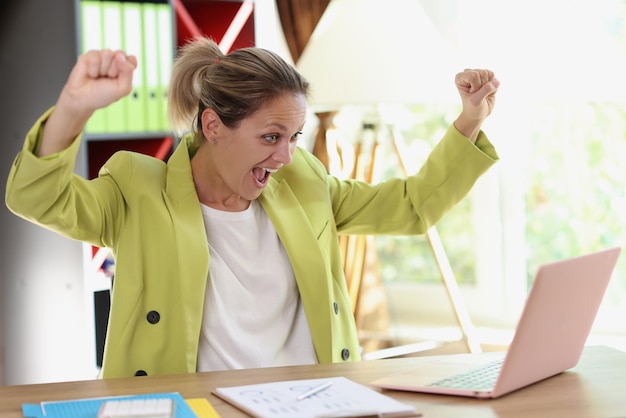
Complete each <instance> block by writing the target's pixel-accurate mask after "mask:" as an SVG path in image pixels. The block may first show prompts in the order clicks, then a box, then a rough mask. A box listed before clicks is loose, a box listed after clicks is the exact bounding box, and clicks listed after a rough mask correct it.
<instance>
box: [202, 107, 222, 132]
mask: <svg viewBox="0 0 626 418" xmlns="http://www.w3.org/2000/svg"><path fill="white" fill-rule="evenodd" d="M220 125H221V119H220V117H219V116H218V114H217V113H216V112H215V111H214V110H213V109H204V111H203V112H202V133H203V134H204V137H205V138H207V139H211V138H216V137H217V136H218V130H219V126H220Z"/></svg>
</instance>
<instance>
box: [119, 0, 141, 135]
mask: <svg viewBox="0 0 626 418" xmlns="http://www.w3.org/2000/svg"><path fill="white" fill-rule="evenodd" d="M121 6H122V36H123V39H122V40H123V45H124V50H125V51H126V53H127V54H130V55H134V56H135V57H136V58H137V68H136V69H135V72H134V73H133V89H132V91H131V93H130V94H129V95H128V96H126V97H125V98H124V99H122V100H124V101H125V102H126V126H125V128H126V131H127V132H144V131H146V130H147V127H146V114H145V98H144V96H145V95H146V93H147V92H146V86H145V82H144V71H143V66H144V57H143V19H142V10H141V5H140V4H139V3H136V2H123V3H121Z"/></svg>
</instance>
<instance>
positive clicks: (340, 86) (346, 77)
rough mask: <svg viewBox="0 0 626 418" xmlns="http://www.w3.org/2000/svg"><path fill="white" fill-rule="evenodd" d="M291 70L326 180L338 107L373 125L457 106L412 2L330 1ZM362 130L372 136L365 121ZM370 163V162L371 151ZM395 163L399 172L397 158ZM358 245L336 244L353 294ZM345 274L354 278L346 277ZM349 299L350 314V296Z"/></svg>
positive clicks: (451, 290)
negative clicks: (383, 109) (306, 102)
mask: <svg viewBox="0 0 626 418" xmlns="http://www.w3.org/2000/svg"><path fill="white" fill-rule="evenodd" d="M296 67H297V69H298V70H299V71H300V73H301V74H302V75H303V76H304V77H305V78H307V79H308V80H309V82H310V85H311V96H312V97H311V99H312V103H311V107H312V109H313V110H314V111H315V112H316V114H317V115H318V117H319V118H320V123H319V130H320V131H319V132H318V135H317V138H316V144H315V146H314V153H316V155H318V157H320V160H322V161H323V162H325V163H326V167H327V168H328V169H329V171H331V172H332V170H331V169H330V168H331V165H332V162H329V160H330V157H331V154H339V155H340V154H341V152H342V150H341V147H340V146H339V145H337V144H338V141H337V140H336V139H335V138H334V136H335V135H334V134H335V127H334V125H333V123H332V118H333V117H334V114H335V112H336V111H337V110H339V108H340V107H342V106H346V105H350V106H352V105H365V106H368V107H370V108H373V109H376V110H375V113H376V114H377V117H378V118H379V117H380V116H379V115H378V108H379V106H380V105H386V104H390V105H395V104H417V103H449V102H451V101H452V100H454V101H455V102H456V103H458V101H459V99H458V94H457V92H456V89H455V86H454V75H455V74H456V72H458V70H459V66H458V65H456V64H455V60H454V57H453V54H452V53H451V51H450V50H449V47H448V45H447V44H446V43H445V41H444V40H443V38H442V37H441V34H440V33H439V32H438V31H437V29H436V28H435V26H434V25H433V23H432V22H431V20H430V19H429V17H428V15H427V14H426V13H425V11H424V10H423V9H422V7H421V6H420V3H419V1H418V0H386V1H381V0H331V1H330V3H329V5H328V7H327V9H326V11H325V12H324V14H323V15H322V17H321V20H320V22H319V23H318V25H317V26H316V28H315V30H314V32H313V34H312V35H311V38H310V40H309V42H308V44H307V46H306V47H305V49H304V50H303V52H302V55H301V56H300V58H299V59H298V61H297V63H296ZM376 122H378V121H376ZM363 127H364V131H365V133H366V134H369V135H370V136H371V132H372V129H373V125H372V124H371V121H369V120H368V121H365V123H364V124H363ZM331 139H332V140H331ZM329 145H331V148H330V152H329ZM357 145H358V144H357ZM374 148H375V146H374ZM355 155H358V154H356V153H355ZM369 156H370V157H371V161H373V158H374V156H375V149H374V150H373V151H372V152H371V153H370V155H369ZM398 158H399V159H400V165H401V166H403V161H402V154H401V152H398ZM356 160H357V162H356V163H355V164H356V165H358V164H359V163H358V157H357V159H356ZM370 172H371V170H370ZM366 180H367V179H366ZM426 235H427V239H428V242H429V244H430V247H431V249H432V251H433V254H434V257H435V261H436V262H437V265H438V268H439V271H440V273H441V277H442V280H443V282H444V284H445V286H446V290H447V292H448V296H449V299H450V302H451V304H452V307H453V309H454V312H455V316H456V319H457V322H458V323H459V326H460V328H461V330H462V332H463V336H464V339H465V342H466V344H467V347H468V349H469V351H470V352H478V351H480V345H479V344H478V343H477V342H476V341H474V337H473V325H472V323H471V321H470V319H469V315H468V314H467V312H466V309H465V306H464V305H463V301H462V299H461V296H460V292H459V289H458V285H457V282H456V280H455V278H454V275H453V273H452V269H451V268H450V265H449V262H448V259H447V256H446V254H445V251H444V249H443V246H442V245H441V242H440V240H439V237H438V234H437V231H436V229H435V228H434V227H433V228H431V229H430V230H429V231H428V232H427V234H426ZM363 239H365V238H363V237H361V238H359V240H360V241H357V242H356V243H352V244H350V243H345V242H342V245H343V247H342V248H343V251H344V254H343V256H344V262H345V260H346V259H355V258H356V259H358V263H360V264H359V265H358V266H356V267H355V266H350V265H348V266H346V267H345V270H346V276H347V279H348V285H349V290H350V292H351V293H353V292H357V293H358V291H359V286H360V275H362V274H363V264H362V263H364V257H365V254H364V253H366V252H368V250H366V249H365V245H364V243H363V241H362V240H363ZM347 247H350V248H351V249H349V248H347ZM355 251H356V255H355V253H354V252H355ZM359 253H360V254H359ZM349 271H355V272H356V273H353V274H352V276H353V277H350V275H349ZM355 283H356V284H355ZM352 287H355V289H354V290H353V289H352ZM351 297H352V300H353V311H355V310H356V307H355V298H356V296H355V295H354V294H351ZM396 351H397V350H396ZM364 357H365V356H364Z"/></svg>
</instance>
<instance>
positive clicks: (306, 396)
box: [297, 382, 332, 401]
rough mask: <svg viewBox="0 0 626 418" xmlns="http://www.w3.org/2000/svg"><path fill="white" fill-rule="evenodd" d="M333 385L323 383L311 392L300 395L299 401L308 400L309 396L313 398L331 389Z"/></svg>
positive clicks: (310, 390)
mask: <svg viewBox="0 0 626 418" xmlns="http://www.w3.org/2000/svg"><path fill="white" fill-rule="evenodd" d="M331 384H332V382H326V383H322V384H321V385H318V386H315V387H313V388H311V389H309V390H307V391H306V392H303V393H301V394H300V395H298V398H297V399H298V400H299V401H301V400H302V399H306V398H308V397H309V396H313V395H315V394H316V393H320V392H321V391H323V390H326V389H328V388H329V387H330V385H331Z"/></svg>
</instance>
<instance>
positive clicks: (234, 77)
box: [168, 37, 309, 141]
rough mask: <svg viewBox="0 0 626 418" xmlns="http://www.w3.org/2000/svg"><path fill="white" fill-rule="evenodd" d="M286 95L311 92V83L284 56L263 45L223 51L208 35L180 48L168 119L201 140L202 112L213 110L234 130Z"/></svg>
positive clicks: (173, 78)
mask: <svg viewBox="0 0 626 418" xmlns="http://www.w3.org/2000/svg"><path fill="white" fill-rule="evenodd" d="M284 93H293V94H303V95H305V96H308V94H309V83H308V82H307V81H306V80H305V79H304V77H302V76H301V75H300V74H299V73H298V72H297V71H296V70H295V69H294V68H293V67H292V66H291V65H289V64H288V63H287V62H285V61H284V60H283V59H282V58H281V57H280V56H279V55H277V54H276V53H274V52H271V51H268V50H265V49H262V48H242V49H238V50H235V51H233V52H231V53H230V54H228V55H224V54H222V52H221V51H220V49H219V47H218V46H217V44H216V43H215V42H214V41H213V40H211V39H209V38H204V37H201V38H196V39H194V40H193V41H191V42H189V43H187V44H186V45H184V46H183V47H182V48H181V49H180V51H179V55H178V58H177V60H176V62H175V63H174V67H173V68H172V76H171V80H170V88H169V94H168V119H169V122H170V126H171V127H172V129H173V130H174V132H176V133H177V134H179V135H182V134H183V133H185V132H189V131H192V132H194V133H195V137H196V141H200V140H202V133H201V132H202V129H201V121H200V115H202V112H203V111H204V110H205V109H207V108H210V109H213V110H214V111H215V112H216V113H217V114H218V115H219V117H220V119H221V120H222V122H223V123H224V124H225V125H226V126H228V127H229V128H236V127H237V126H239V124H240V122H241V121H242V120H243V119H245V118H247V117H248V116H250V115H252V114H253V113H255V112H256V111H257V110H259V108H261V106H263V104H264V103H266V102H267V101H269V100H271V99H273V98H276V97H277V96H279V95H281V94H284Z"/></svg>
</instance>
